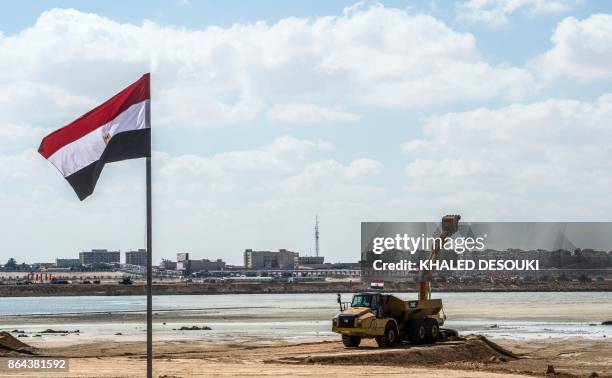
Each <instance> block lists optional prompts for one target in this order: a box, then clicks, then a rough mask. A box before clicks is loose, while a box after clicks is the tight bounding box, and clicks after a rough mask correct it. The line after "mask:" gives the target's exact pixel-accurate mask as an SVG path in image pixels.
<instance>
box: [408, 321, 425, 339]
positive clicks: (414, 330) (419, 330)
mask: <svg viewBox="0 0 612 378" xmlns="http://www.w3.org/2000/svg"><path fill="white" fill-rule="evenodd" d="M426 337H427V330H426V329H425V324H424V322H423V321H421V320H416V319H415V320H411V321H410V322H409V323H408V341H410V344H413V345H418V344H423V343H424V342H425V338H426Z"/></svg>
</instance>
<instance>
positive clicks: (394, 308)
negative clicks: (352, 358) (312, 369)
mask: <svg viewBox="0 0 612 378" xmlns="http://www.w3.org/2000/svg"><path fill="white" fill-rule="evenodd" d="M460 219H461V216H459V215H446V216H444V217H443V218H442V223H441V232H440V235H439V238H440V241H439V243H434V246H433V247H432V250H431V251H430V253H429V256H428V259H429V260H431V261H436V260H437V259H438V258H439V256H440V253H441V250H442V246H443V245H444V242H445V241H446V239H447V238H450V237H451V236H452V235H453V234H454V233H455V232H457V230H458V228H459V220H460ZM431 273H432V272H431V271H429V270H428V271H424V272H422V274H421V279H420V282H419V297H418V300H408V301H405V300H402V299H401V298H398V297H397V296H395V295H392V294H384V293H379V292H366V293H358V294H355V295H353V300H352V301H351V302H350V304H349V303H343V302H342V299H341V298H340V294H338V303H339V304H340V313H339V314H338V315H336V316H335V317H334V318H333V320H332V331H333V332H336V333H339V334H341V335H342V342H343V343H344V346H346V347H358V346H359V343H361V339H362V338H375V339H376V342H377V343H378V346H380V347H391V346H394V345H397V344H399V343H401V342H402V341H409V342H410V343H411V344H423V343H434V342H436V340H438V339H439V338H440V337H445V336H449V335H456V332H455V331H452V330H446V329H445V330H442V331H441V330H440V326H442V325H443V324H444V320H446V316H445V315H444V312H443V309H442V300H441V299H431V276H432V274H431Z"/></svg>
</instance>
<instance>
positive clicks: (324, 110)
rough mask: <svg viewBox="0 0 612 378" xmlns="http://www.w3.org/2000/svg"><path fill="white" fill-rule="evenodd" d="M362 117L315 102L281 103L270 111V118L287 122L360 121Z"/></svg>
mask: <svg viewBox="0 0 612 378" xmlns="http://www.w3.org/2000/svg"><path fill="white" fill-rule="evenodd" d="M360 118H361V117H360V115H359V114H356V113H351V112H347V111H345V110H342V109H338V108H331V107H324V106H318V105H313V104H279V105H274V106H273V107H272V108H271V109H270V110H269V111H268V119H270V120H272V121H278V122H287V123H313V122H329V123H343V122H354V121H358V120H359V119H360Z"/></svg>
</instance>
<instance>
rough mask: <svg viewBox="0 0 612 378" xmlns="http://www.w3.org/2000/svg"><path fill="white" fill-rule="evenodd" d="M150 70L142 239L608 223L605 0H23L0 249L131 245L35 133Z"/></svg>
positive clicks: (137, 199) (264, 238)
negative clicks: (148, 228)
mask: <svg viewBox="0 0 612 378" xmlns="http://www.w3.org/2000/svg"><path fill="white" fill-rule="evenodd" d="M145 72H151V80H152V128H153V150H154V152H153V232H154V240H153V243H154V244H153V251H154V252H153V255H154V256H153V257H154V261H159V260H160V259H161V258H162V257H163V258H171V259H175V257H176V253H179V252H189V253H190V254H191V256H192V258H209V259H217V258H223V259H224V260H226V261H227V262H229V263H231V264H241V263H242V252H243V251H244V249H246V248H251V249H257V250H260V249H261V250H278V249H280V248H285V249H290V250H294V251H298V252H300V254H301V255H309V254H312V253H314V230H313V227H314V219H315V215H316V214H318V216H319V220H320V235H321V239H320V244H321V254H322V255H324V256H325V257H326V261H331V262H339V261H343V262H344V261H357V260H358V259H359V243H360V237H359V232H360V222H365V221H437V220H439V219H440V218H441V216H442V215H444V214H447V213H459V214H461V215H462V219H463V220H465V221H468V222H470V221H471V222H477V221H480V222H482V221H612V216H611V215H610V214H612V205H610V204H609V203H610V201H609V191H610V188H611V187H612V170H611V165H610V156H611V155H612V154H611V152H612V151H611V149H612V147H611V144H610V140H611V137H612V125H611V121H610V120H611V119H612V88H611V84H612V3H610V2H603V1H587V0H583V1H581V0H460V1H456V2H450V1H399V0H398V1H381V2H354V1H353V2H351V1H293V2H286V1H260V2H239V1H224V2H213V1H195V0H191V1H185V0H183V1H170V0H167V1H130V2H127V3H125V2H124V3H121V4H120V3H118V2H93V1H90V2H83V1H78V2H77V1H21V2H18V3H14V5H12V6H5V7H4V8H3V12H2V13H0V229H2V234H1V235H2V241H1V244H0V263H4V262H5V261H6V260H8V258H9V257H15V258H16V259H17V260H18V261H19V262H21V261H26V262H49V261H54V259H55V258H56V257H59V258H70V257H73V258H75V257H77V256H78V252H79V251H82V250H90V249H92V248H108V249H113V250H121V251H126V250H132V249H137V248H143V247H144V245H145V196H144V160H142V159H140V160H132V161H125V162H120V163H113V164H110V165H107V166H106V167H105V169H104V171H103V173H102V176H101V178H100V181H99V182H98V186H97V188H96V191H95V193H94V194H93V195H92V196H91V197H89V198H88V199H86V200H85V201H83V202H80V201H78V199H77V197H76V195H75V194H74V192H73V191H72V189H71V188H70V186H69V185H68V183H67V182H66V181H65V180H64V179H63V178H62V177H61V175H60V174H59V173H58V172H57V171H56V170H55V169H54V168H53V166H52V165H51V164H49V163H48V162H47V161H45V160H44V159H43V158H42V157H41V156H40V155H38V153H37V148H38V145H39V143H40V140H41V139H42V137H43V136H44V135H46V134H48V133H49V132H51V131H53V130H55V129H57V128H58V127H61V126H62V125H65V124H67V123H69V122H70V121H72V120H74V119H75V118H77V117H78V116H80V115H81V114H83V113H85V112H87V111H88V110H90V109H91V108H93V107H95V106H97V105H98V104H100V103H101V102H103V101H104V100H106V99H108V98H109V97H111V96H112V95H113V94H115V93H116V92H118V91H119V90H121V89H122V88H124V87H125V86H127V85H129V84H130V83H131V82H133V81H135V80H136V79H138V78H139V77H140V76H141V75H142V74H143V73H145Z"/></svg>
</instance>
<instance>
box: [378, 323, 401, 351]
mask: <svg viewBox="0 0 612 378" xmlns="http://www.w3.org/2000/svg"><path fill="white" fill-rule="evenodd" d="M399 342H400V339H399V332H398V330H397V326H396V325H395V324H394V323H393V322H389V323H387V326H386V327H385V334H384V335H383V336H376V343H377V344H378V346H379V347H381V348H390V347H392V346H394V345H397V344H399Z"/></svg>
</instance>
